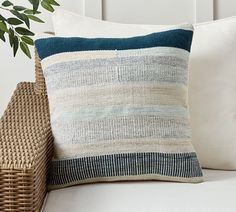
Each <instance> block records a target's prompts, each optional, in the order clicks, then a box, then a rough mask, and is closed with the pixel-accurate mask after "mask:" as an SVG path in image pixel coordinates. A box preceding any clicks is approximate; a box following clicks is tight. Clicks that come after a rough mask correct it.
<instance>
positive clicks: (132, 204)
mask: <svg viewBox="0 0 236 212" xmlns="http://www.w3.org/2000/svg"><path fill="white" fill-rule="evenodd" d="M203 173H204V176H205V179H206V182H204V183H201V184H179V183H169V182H154V181H146V182H132V183H131V182H129V183H127V182H117V183H106V184H105V183H99V184H89V185H83V186H74V187H70V188H66V189H60V190H55V191H51V192H49V193H48V196H47V199H46V201H45V206H44V210H43V212H64V211H66V212H77V211H82V212H104V211H109V212H121V211H122V212H144V211H148V212H156V211H162V212H172V211H174V212H183V211H191V212H199V211H204V212H205V211H214V212H223V211H224V212H234V211H236V205H235V193H236V190H235V188H236V172H235V171H216V170H203Z"/></svg>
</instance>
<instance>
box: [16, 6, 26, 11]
mask: <svg viewBox="0 0 236 212" xmlns="http://www.w3.org/2000/svg"><path fill="white" fill-rule="evenodd" d="M13 9H14V10H17V11H22V10H26V8H25V7H22V6H14V7H13Z"/></svg>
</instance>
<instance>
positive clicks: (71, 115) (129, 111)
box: [51, 106, 188, 122]
mask: <svg viewBox="0 0 236 212" xmlns="http://www.w3.org/2000/svg"><path fill="white" fill-rule="evenodd" d="M135 115H147V116H160V117H171V118H184V119H186V118H187V117H188V112H187V110H186V108H184V107H180V106H178V107H177V106H155V107H129V106H125V107H122V106H121V107H120V106H112V107H103V108H81V109H80V110H78V111H66V112H64V113H62V114H58V115H57V116H55V115H53V116H52V119H51V121H52V122H57V121H58V122H59V121H65V120H78V121H79V120H80V121H83V120H86V121H90V120H95V119H101V118H106V117H113V116H116V117H117V116H135Z"/></svg>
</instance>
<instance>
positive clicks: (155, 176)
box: [48, 174, 204, 190]
mask: <svg viewBox="0 0 236 212" xmlns="http://www.w3.org/2000/svg"><path fill="white" fill-rule="evenodd" d="M134 180H136V181H138V180H139V181H141V180H159V181H172V182H181V183H201V182H203V181H204V178H203V177H189V178H185V177H170V176H163V175H160V174H144V175H134V176H118V177H117V176H115V177H97V178H90V179H86V180H79V181H75V182H71V183H67V184H63V185H48V189H49V190H53V189H59V188H64V187H68V186H73V185H79V184H88V183H97V182H116V181H134Z"/></svg>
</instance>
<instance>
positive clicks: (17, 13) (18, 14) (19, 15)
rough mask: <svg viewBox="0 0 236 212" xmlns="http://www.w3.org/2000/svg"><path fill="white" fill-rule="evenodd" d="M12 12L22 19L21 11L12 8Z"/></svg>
mask: <svg viewBox="0 0 236 212" xmlns="http://www.w3.org/2000/svg"><path fill="white" fill-rule="evenodd" d="M10 12H11V13H12V14H13V15H14V16H16V17H17V18H19V19H21V20H22V15H21V14H20V13H19V12H17V11H16V10H10Z"/></svg>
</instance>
